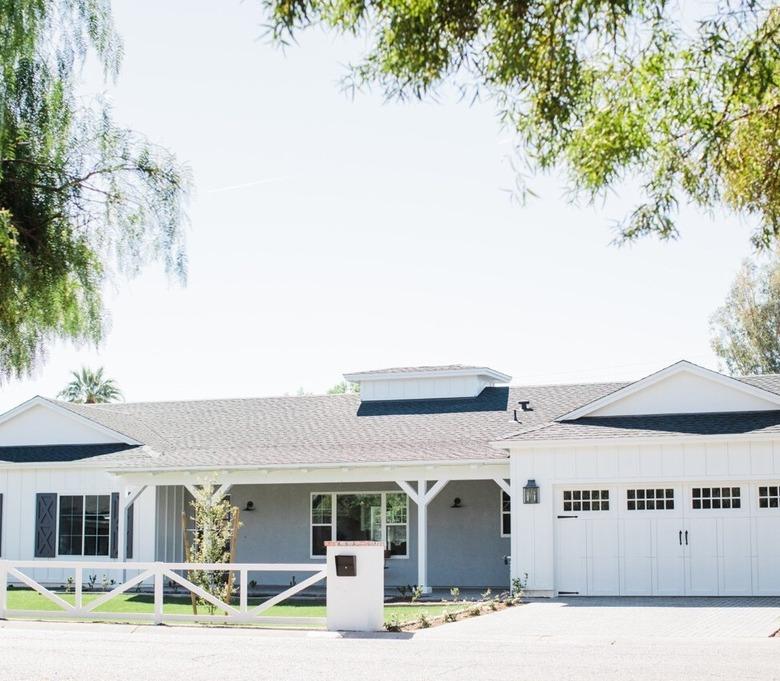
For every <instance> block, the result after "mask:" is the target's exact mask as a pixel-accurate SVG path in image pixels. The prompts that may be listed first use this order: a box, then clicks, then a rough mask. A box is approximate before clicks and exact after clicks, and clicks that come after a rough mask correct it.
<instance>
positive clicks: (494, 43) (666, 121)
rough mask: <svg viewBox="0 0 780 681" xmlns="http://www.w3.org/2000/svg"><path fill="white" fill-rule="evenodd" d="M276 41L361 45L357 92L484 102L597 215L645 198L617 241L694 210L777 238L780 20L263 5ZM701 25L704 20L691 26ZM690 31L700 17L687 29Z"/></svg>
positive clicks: (531, 8)
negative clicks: (344, 40)
mask: <svg viewBox="0 0 780 681" xmlns="http://www.w3.org/2000/svg"><path fill="white" fill-rule="evenodd" d="M264 4H265V6H266V7H267V9H268V11H269V13H270V16H271V26H270V30H271V34H272V36H273V37H275V38H276V39H277V40H278V41H280V42H284V41H286V40H287V39H289V38H293V37H294V36H295V35H296V34H297V33H298V32H299V31H301V30H304V29H306V28H309V27H311V26H315V25H316V26H324V27H326V28H330V29H333V30H335V31H338V32H342V33H350V34H353V33H354V34H358V35H360V36H361V37H364V38H365V40H366V45H367V47H366V52H365V55H364V58H363V59H362V61H360V62H359V63H357V64H355V65H353V66H352V68H351V71H350V75H349V77H348V82H349V83H350V84H351V85H352V86H353V87H356V88H360V87H364V86H378V87H379V88H381V89H382V91H383V92H384V93H385V94H386V95H387V96H388V97H392V98H400V99H404V98H409V97H412V98H415V97H416V98H424V97H429V96H434V95H435V94H436V92H437V91H438V89H439V88H440V87H442V86H444V85H446V84H454V85H455V86H456V87H457V88H459V89H460V91H461V92H462V93H463V94H464V95H465V96H466V98H467V99H471V98H473V97H489V98H491V99H493V100H494V101H495V102H496V104H497V106H498V109H499V111H500V114H501V117H502V120H503V121H504V122H506V124H507V125H509V126H510V127H511V128H513V129H514V130H515V131H516V133H517V138H518V148H519V151H520V153H521V155H523V156H524V157H525V160H526V161H527V162H528V163H529V164H530V165H531V166H532V167H534V168H536V169H539V170H546V169H550V168H553V167H556V168H561V169H563V170H564V171H565V172H566V173H567V174H568V178H569V185H570V188H571V189H572V190H573V195H575V196H576V195H584V196H586V197H587V198H589V199H595V198H598V197H601V196H603V195H604V194H605V193H606V192H608V191H610V190H615V189H619V188H620V186H621V183H623V182H624V181H626V180H630V181H632V182H636V183H638V184H639V185H640V187H641V189H642V192H643V197H642V200H641V202H640V203H639V205H637V206H636V207H635V209H634V210H633V211H632V212H631V213H630V214H629V215H627V216H626V218H625V221H624V222H623V223H622V224H621V225H620V228H619V233H618V235H617V240H618V241H623V240H631V239H636V238H639V237H643V236H647V235H654V236H657V237H660V238H663V239H670V238H675V237H676V236H677V235H678V224H677V207H678V205H679V204H680V203H682V202H686V201H689V202H692V203H694V204H698V205H699V206H702V207H704V208H706V209H713V208H716V207H719V208H723V207H726V208H727V209H731V210H733V211H735V212H738V213H742V214H749V215H753V216H755V218H756V222H757V224H758V226H757V229H756V230H755V232H754V234H753V242H754V244H755V245H756V247H758V248H764V247H766V246H767V245H769V244H770V243H772V242H773V241H774V240H775V239H776V238H777V236H778V234H779V233H780V184H779V183H778V182H777V180H776V176H777V172H776V169H777V167H778V165H777V160H778V157H777V149H776V145H777V141H776V140H777V139H778V136H777V134H776V132H777V124H778V116H780V104H779V102H780V90H779V89H778V74H779V73H780V35H779V33H780V8H778V6H777V3H776V2H760V1H758V0H724V1H723V2H719V3H698V4H696V3H685V4H684V6H681V5H677V4H672V3H669V2H667V0H619V1H618V2H614V1H608V0H526V1H523V2H515V1H510V0H389V1H387V0H264ZM697 12H698V15H696V13H697ZM692 15H693V16H692Z"/></svg>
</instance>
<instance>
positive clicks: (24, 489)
mask: <svg viewBox="0 0 780 681" xmlns="http://www.w3.org/2000/svg"><path fill="white" fill-rule="evenodd" d="M121 490H122V486H121V483H120V482H119V481H118V480H117V478H116V477H114V476H113V475H111V474H109V473H107V472H106V471H103V470H99V469H95V468H71V467H68V468H64V467H58V468H53V467H49V468H45V467H25V468H12V467H10V466H4V467H0V494H2V495H3V516H2V522H3V527H2V547H1V550H2V558H7V559H16V560H32V559H33V558H35V530H36V527H35V524H36V494H37V493H41V492H43V493H55V494H57V495H58V499H59V497H60V496H62V495H81V494H111V493H112V492H120V493H121ZM134 506H135V511H134V524H133V556H134V557H135V558H136V560H147V561H151V560H154V551H155V548H154V541H155V538H154V528H155V493H154V490H153V489H147V490H144V492H143V493H142V494H141V495H140V496H139V498H138V499H137V500H136V502H135V505H134ZM119 540H120V541H123V538H121V537H120V538H119ZM36 560H40V561H41V563H45V561H46V560H47V559H46V558H39V559H36ZM52 560H54V559H52ZM56 560H58V561H62V560H73V561H79V560H90V561H92V560H97V561H105V562H106V565H107V566H108V565H110V563H111V562H112V560H111V559H110V558H108V557H102V556H100V557H99V556H57V557H56ZM30 574H31V576H33V578H34V579H37V580H41V581H43V582H46V583H63V582H64V581H65V579H66V577H67V576H68V574H66V571H63V570H53V569H52V570H32V571H30ZM101 578H102V574H101V575H98V580H100V579H101Z"/></svg>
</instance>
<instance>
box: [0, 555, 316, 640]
mask: <svg viewBox="0 0 780 681" xmlns="http://www.w3.org/2000/svg"><path fill="white" fill-rule="evenodd" d="M29 569H36V570H45V569H61V570H72V571H73V587H74V602H73V603H72V604H71V603H69V602H68V601H66V600H65V599H63V598H62V597H61V596H60V595H58V594H57V593H55V592H54V591H51V590H50V589H48V588H46V587H45V586H43V584H41V583H40V582H39V581H38V580H36V579H34V578H33V577H31V576H30V575H28V574H26V573H25V572H24V570H29ZM91 570H96V571H102V572H104V573H105V572H110V573H115V572H123V573H126V572H130V571H132V572H137V573H138V574H136V575H135V576H133V577H130V578H125V579H123V581H122V582H121V583H120V584H118V585H116V586H114V588H112V589H111V590H110V591H107V592H104V593H101V594H100V595H99V596H98V597H97V598H95V599H93V600H91V601H89V602H85V601H84V590H83V586H84V573H85V571H87V572H89V571H91ZM192 571H199V572H209V571H218V572H238V574H239V582H238V605H237V606H236V605H233V604H232V602H231V603H226V602H225V601H223V600H222V599H220V598H217V597H216V596H214V595H212V594H210V593H208V592H207V591H205V590H204V589H202V588H201V587H200V586H198V585H197V584H194V583H193V582H191V581H190V580H189V579H187V578H186V577H183V576H182V575H181V574H177V573H178V572H185V573H189V572H192ZM250 572H312V573H314V574H312V575H311V576H310V577H307V578H306V579H304V580H303V581H301V582H300V583H298V584H295V585H293V586H291V587H290V588H288V589H286V590H284V591H282V592H281V593H279V594H277V595H275V596H272V597H270V598H268V599H267V600H265V601H263V602H262V603H260V604H258V605H252V606H251V607H250V605H249V573H250ZM325 576H326V568H325V563H160V562H154V563H148V562H146V563H145V562H122V563H117V562H110V563H107V562H101V561H63V560H59V561H58V560H52V561H49V560H0V618H4V619H7V618H13V617H20V618H29V617H36V618H39V619H48V618H57V619H60V618H63V619H82V620H90V621H101V620H117V619H120V620H131V621H142V622H153V623H155V624H162V623H163V622H166V621H170V622H222V623H233V624H267V625H280V624H288V625H301V626H311V625H319V624H324V622H325V618H320V617H271V616H268V615H267V614H266V615H264V614H263V613H265V612H266V611H267V610H268V609H269V608H272V607H273V606H274V605H278V604H279V603H281V602H283V601H285V600H287V599H288V598H290V597H291V596H294V595H295V594H297V593H300V592H301V591H303V590H305V589H307V588H308V587H310V586H312V585H314V584H316V583H317V582H320V581H322V580H323V579H325ZM9 579H13V580H16V581H19V582H22V583H23V584H26V585H27V586H28V587H30V588H31V589H33V590H35V591H37V592H38V593H39V594H41V596H43V597H44V598H46V599H47V600H49V601H50V602H51V603H53V604H54V605H56V606H58V608H59V610H23V609H14V608H9V607H8V585H9ZM166 580H168V581H169V582H174V583H175V584H177V585H179V586H181V587H183V588H184V589H185V590H186V591H187V592H189V593H191V594H194V595H195V596H197V597H198V598H199V599H201V600H203V601H206V602H207V603H209V604H210V605H211V606H213V607H214V608H215V609H216V610H218V611H222V612H223V613H225V614H223V615H214V614H203V615H201V614H198V615H196V614H194V613H193V614H184V613H166V612H165V581H166ZM146 581H152V582H153V584H154V589H153V593H154V600H153V604H154V610H153V612H149V613H145V612H135V613H133V612H95V611H96V610H97V609H98V608H100V607H101V606H103V605H105V604H106V603H109V602H110V601H111V600H112V599H114V598H116V597H117V596H119V595H121V594H123V593H125V592H126V591H128V590H129V589H132V588H133V587H135V586H139V585H141V584H143V582H146ZM231 601H232V599H231Z"/></svg>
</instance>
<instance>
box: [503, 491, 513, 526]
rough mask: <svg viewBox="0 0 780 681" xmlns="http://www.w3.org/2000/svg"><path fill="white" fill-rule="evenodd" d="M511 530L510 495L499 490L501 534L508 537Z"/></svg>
mask: <svg viewBox="0 0 780 681" xmlns="http://www.w3.org/2000/svg"><path fill="white" fill-rule="evenodd" d="M511 531H512V497H510V496H509V495H508V494H507V493H506V492H505V491H504V490H501V536H502V537H508V536H509V535H510V533H511Z"/></svg>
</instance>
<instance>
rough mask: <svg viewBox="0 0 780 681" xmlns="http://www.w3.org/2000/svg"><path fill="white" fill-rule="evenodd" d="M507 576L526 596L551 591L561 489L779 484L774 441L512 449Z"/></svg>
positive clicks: (779, 444)
mask: <svg viewBox="0 0 780 681" xmlns="http://www.w3.org/2000/svg"><path fill="white" fill-rule="evenodd" d="M510 470H511V486H512V498H513V499H517V500H518V503H515V504H513V513H512V576H513V577H519V578H521V579H522V578H525V575H527V588H528V590H529V591H534V592H538V593H539V594H541V595H548V594H551V593H553V591H554V589H555V569H554V565H555V562H554V559H555V555H554V537H555V526H554V524H555V516H556V509H555V507H554V494H553V488H554V486H555V485H560V484H572V485H578V484H589V483H591V482H605V483H612V484H615V483H630V482H638V481H648V482H649V481H652V482H664V481H669V482H686V481H707V480H712V481H724V482H728V481H735V482H740V481H754V480H762V479H763V480H774V481H777V480H778V479H780V440H766V441H749V440H738V439H735V440H729V441H717V442H710V443H686V444H683V443H680V444H652V443H650V444H637V445H600V446H590V447H566V446H565V445H563V444H562V445H561V446H560V447H548V448H539V449H537V450H517V451H515V452H512V453H511V454H510ZM530 478H533V479H535V480H536V482H537V484H538V485H539V487H540V495H541V497H540V499H541V503H539V504H537V505H524V504H521V503H519V500H520V499H521V498H522V487H523V485H524V484H525V481H526V480H528V479H530Z"/></svg>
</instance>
